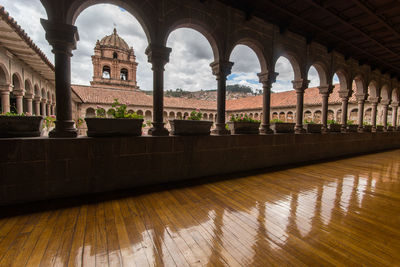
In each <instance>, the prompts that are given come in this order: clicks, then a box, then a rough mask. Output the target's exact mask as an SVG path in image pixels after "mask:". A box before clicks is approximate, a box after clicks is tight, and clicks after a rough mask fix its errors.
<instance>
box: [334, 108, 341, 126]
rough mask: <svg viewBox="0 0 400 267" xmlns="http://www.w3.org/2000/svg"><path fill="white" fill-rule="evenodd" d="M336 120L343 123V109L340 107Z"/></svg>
mask: <svg viewBox="0 0 400 267" xmlns="http://www.w3.org/2000/svg"><path fill="white" fill-rule="evenodd" d="M334 120H336V122H337V123H342V110H341V109H338V111H336V118H335V119H334Z"/></svg>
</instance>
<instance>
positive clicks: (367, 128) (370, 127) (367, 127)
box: [364, 125, 372, 133]
mask: <svg viewBox="0 0 400 267" xmlns="http://www.w3.org/2000/svg"><path fill="white" fill-rule="evenodd" d="M371 131H372V125H364V132H366V133H370V132H371Z"/></svg>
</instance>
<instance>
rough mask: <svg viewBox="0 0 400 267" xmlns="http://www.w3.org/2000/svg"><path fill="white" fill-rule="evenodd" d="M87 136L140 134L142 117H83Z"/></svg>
mask: <svg viewBox="0 0 400 267" xmlns="http://www.w3.org/2000/svg"><path fill="white" fill-rule="evenodd" d="M85 121H86V125H87V127H88V131H87V136H89V137H106V136H107V137H109V136H140V135H142V124H143V119H129V118H126V119H125V118H121V119H120V118H118V119H115V118H85Z"/></svg>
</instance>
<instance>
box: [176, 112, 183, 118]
mask: <svg viewBox="0 0 400 267" xmlns="http://www.w3.org/2000/svg"><path fill="white" fill-rule="evenodd" d="M176 118H177V119H182V118H183V117H182V112H180V111H178V112H177V113H176Z"/></svg>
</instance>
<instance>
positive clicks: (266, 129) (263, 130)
mask: <svg viewBox="0 0 400 267" xmlns="http://www.w3.org/2000/svg"><path fill="white" fill-rule="evenodd" d="M273 133H274V131H273V130H272V129H271V128H270V127H269V124H263V125H261V128H260V134H273Z"/></svg>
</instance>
